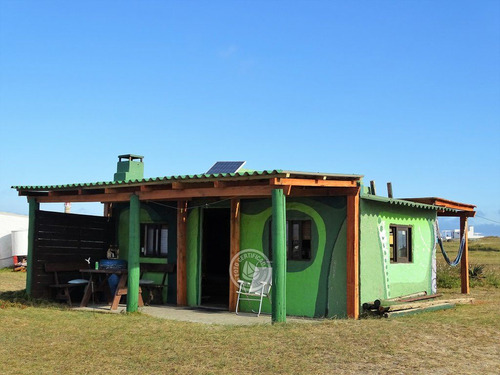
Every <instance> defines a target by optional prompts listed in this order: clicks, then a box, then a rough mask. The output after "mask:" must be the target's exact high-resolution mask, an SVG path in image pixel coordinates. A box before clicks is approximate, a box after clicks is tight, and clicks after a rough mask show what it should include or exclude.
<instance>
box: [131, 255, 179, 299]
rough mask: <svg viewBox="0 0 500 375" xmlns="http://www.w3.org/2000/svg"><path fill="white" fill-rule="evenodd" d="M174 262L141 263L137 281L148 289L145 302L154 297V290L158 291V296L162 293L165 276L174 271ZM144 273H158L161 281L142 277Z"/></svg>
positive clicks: (165, 284)
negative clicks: (147, 296) (139, 275)
mask: <svg viewBox="0 0 500 375" xmlns="http://www.w3.org/2000/svg"><path fill="white" fill-rule="evenodd" d="M175 269H176V267H175V263H168V264H157V263H141V277H140V281H139V285H140V286H141V288H142V289H143V290H144V289H145V290H148V291H149V298H148V299H147V303H148V304H149V303H151V301H152V300H153V298H154V291H155V290H156V291H159V293H160V296H162V295H163V288H165V287H166V286H167V285H168V284H167V277H168V274H170V273H175ZM146 273H160V274H162V276H161V282H159V283H158V282H154V281H153V280H150V279H147V278H144V274H146Z"/></svg>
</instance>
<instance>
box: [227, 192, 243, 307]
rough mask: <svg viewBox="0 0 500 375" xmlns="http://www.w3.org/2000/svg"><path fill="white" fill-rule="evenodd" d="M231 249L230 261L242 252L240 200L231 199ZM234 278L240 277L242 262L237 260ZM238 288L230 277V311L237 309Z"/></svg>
mask: <svg viewBox="0 0 500 375" xmlns="http://www.w3.org/2000/svg"><path fill="white" fill-rule="evenodd" d="M230 226H231V245H230V246H231V250H230V254H229V259H230V261H231V260H232V259H233V258H234V257H236V256H237V254H238V253H239V252H240V200H239V199H238V198H233V199H231V223H230ZM229 272H231V273H232V274H233V278H234V279H235V280H238V279H239V277H240V263H239V262H235V263H234V266H233V268H232V269H230V270H229ZM236 289H237V286H236V285H235V284H234V283H233V282H232V280H231V278H229V311H236V299H237V298H236Z"/></svg>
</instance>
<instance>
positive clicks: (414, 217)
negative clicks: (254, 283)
mask: <svg viewBox="0 0 500 375" xmlns="http://www.w3.org/2000/svg"><path fill="white" fill-rule="evenodd" d="M143 163H144V162H143V157H142V156H140V155H132V154H127V155H120V156H119V161H118V165H117V172H116V174H115V176H114V180H113V181H109V182H94V183H84V184H82V183H79V184H67V185H57V186H55V185H54V186H14V187H13V188H15V189H17V190H18V192H19V195H21V196H26V197H27V199H28V202H29V206H30V229H29V254H28V265H29V266H28V279H27V291H28V292H29V293H31V294H32V295H33V296H34V297H45V298H52V297H53V295H52V293H53V291H52V290H51V289H50V288H49V287H48V286H49V284H50V280H49V278H48V276H47V274H46V272H45V268H44V264H45V263H47V262H50V261H53V260H54V259H57V260H58V261H64V262H72V261H76V260H81V259H84V258H85V259H87V258H91V259H92V260H96V261H98V260H100V259H106V257H107V255H108V256H109V251H108V249H109V248H114V249H119V251H118V252H117V253H118V254H119V255H118V256H119V258H120V259H123V260H126V261H127V262H128V287H129V290H130V291H133V290H138V288H139V286H138V285H139V284H138V283H139V276H140V275H139V274H140V269H141V265H143V264H175V266H176V267H175V272H171V273H170V274H169V275H168V277H167V279H166V280H165V283H166V287H165V288H163V290H162V294H161V296H157V297H156V300H155V303H164V304H177V305H180V306H192V307H203V306H208V307H216V308H220V309H226V310H230V311H234V309H235V305H236V290H237V287H238V284H237V282H235V281H236V279H239V278H245V277H247V278H248V277H249V276H248V274H249V273H250V271H251V270H252V267H251V264H250V265H249V264H248V262H247V261H244V260H243V259H242V258H241V255H240V254H242V253H243V252H244V251H245V250H251V252H252V254H254V256H257V257H258V256H260V255H258V254H261V255H262V256H263V258H264V259H266V260H268V262H269V263H268V264H269V266H270V267H272V272H273V286H272V289H271V295H272V301H273V303H271V300H265V301H264V304H263V311H264V312H268V313H272V316H273V320H277V321H280V320H284V317H285V316H286V315H291V316H303V317H328V318H332V317H352V318H357V317H358V316H359V312H360V307H361V306H362V304H363V303H365V302H370V301H374V300H375V299H389V298H394V297H398V296H402V295H408V294H411V293H417V292H423V291H425V292H426V293H427V294H434V293H436V246H435V242H436V241H435V239H436V225H435V224H436V219H437V217H438V216H459V217H460V218H461V220H462V223H464V225H465V226H466V225H467V218H468V217H472V216H474V214H475V211H474V208H475V206H473V205H470V204H463V203H458V202H453V201H449V200H446V199H442V198H406V199H394V198H392V197H390V198H386V197H382V196H379V195H375V194H374V192H375V188H374V185H372V186H371V187H368V186H364V185H363V180H362V176H361V175H350V174H334V173H310V172H295V171H284V170H264V171H253V170H247V169H242V168H241V167H242V165H243V164H244V163H238V162H231V163H222V164H220V165H219V169H217V168H216V169H212V170H210V171H208V172H207V173H204V174H199V175H182V176H168V177H157V178H144V177H143V173H144V164H143ZM216 166H217V164H216ZM224 168H229V169H224ZM54 202H63V203H64V202H102V203H103V204H104V212H103V216H102V217H96V216H87V215H75V214H66V213H64V214H63V213H53V212H48V211H43V210H41V209H40V204H44V203H54ZM255 254H257V255H255ZM238 257H239V258H238ZM467 262H468V258H467V251H465V254H464V256H463V258H462V269H464V267H465V269H467V268H466V267H467ZM248 267H250V268H248ZM148 277H149V278H152V279H155V280H156V281H157V282H161V277H162V275H160V274H155V273H154V272H152V273H151V274H149V275H148ZM134 288H135V289H134ZM462 291H463V292H464V293H467V292H468V273H467V272H465V273H464V274H463V277H462ZM137 307H138V300H137V297H134V296H133V295H132V294H131V293H129V295H128V299H127V310H128V311H135V310H137ZM254 308H255V306H253V305H252V303H250V302H242V303H241V305H240V309H241V310H242V311H252V310H253V309H254Z"/></svg>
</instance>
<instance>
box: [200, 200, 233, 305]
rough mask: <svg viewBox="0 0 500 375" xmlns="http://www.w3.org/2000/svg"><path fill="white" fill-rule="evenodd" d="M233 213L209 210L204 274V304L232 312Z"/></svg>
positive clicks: (204, 227) (203, 262)
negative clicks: (231, 254)
mask: <svg viewBox="0 0 500 375" xmlns="http://www.w3.org/2000/svg"><path fill="white" fill-rule="evenodd" d="M229 220H230V210H229V209H228V208H211V209H205V210H204V213H203V237H202V238H203V243H202V257H201V259H202V266H201V267H202V272H201V275H202V276H201V304H202V305H203V306H210V307H218V308H224V309H227V308H229V261H230V259H229V252H230V227H229V225H230V222H229Z"/></svg>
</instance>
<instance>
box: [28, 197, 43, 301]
mask: <svg viewBox="0 0 500 375" xmlns="http://www.w3.org/2000/svg"><path fill="white" fill-rule="evenodd" d="M28 203H29V219H28V259H27V262H28V266H27V270H26V271H27V272H26V294H28V295H29V296H31V290H32V288H31V286H32V282H33V269H34V267H33V259H34V258H33V251H34V249H35V235H36V233H35V215H36V211H37V210H38V209H39V208H40V205H39V203H38V202H37V201H36V199H35V198H34V197H30V198H28Z"/></svg>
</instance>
